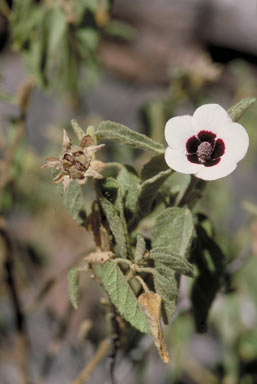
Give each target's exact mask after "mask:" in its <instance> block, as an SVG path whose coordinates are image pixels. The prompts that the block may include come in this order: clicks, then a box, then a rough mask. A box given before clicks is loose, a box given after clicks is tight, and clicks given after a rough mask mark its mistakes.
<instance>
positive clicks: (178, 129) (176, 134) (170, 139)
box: [164, 116, 194, 152]
mask: <svg viewBox="0 0 257 384" xmlns="http://www.w3.org/2000/svg"><path fill="white" fill-rule="evenodd" d="M164 134H165V139H166V141H167V143H168V145H169V146H170V147H171V148H173V149H176V150H177V151H180V152H185V151H186V142H187V140H188V139H189V138H190V137H191V136H193V135H194V132H193V117H192V116H177V117H172V119H170V120H168V121H167V123H166V126H165V131H164Z"/></svg>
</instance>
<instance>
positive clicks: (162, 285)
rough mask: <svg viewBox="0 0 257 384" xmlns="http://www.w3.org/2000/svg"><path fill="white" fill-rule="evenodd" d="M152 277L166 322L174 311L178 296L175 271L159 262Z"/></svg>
mask: <svg viewBox="0 0 257 384" xmlns="http://www.w3.org/2000/svg"><path fill="white" fill-rule="evenodd" d="M153 279H154V288H155V291H156V292H157V293H158V294H159V295H160V296H161V298H162V300H163V304H164V310H165V313H164V321H165V322H166V323H167V322H169V320H170V319H171V317H172V315H173V313H174V311H175V308H176V303H177V298H178V282H177V279H176V277H175V272H174V271H172V269H170V268H169V267H167V266H163V265H162V264H161V263H160V264H158V265H157V266H156V268H155V273H154V275H153Z"/></svg>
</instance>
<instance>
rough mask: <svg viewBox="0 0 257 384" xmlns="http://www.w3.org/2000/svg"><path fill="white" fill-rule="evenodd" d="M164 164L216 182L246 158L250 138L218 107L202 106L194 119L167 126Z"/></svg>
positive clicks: (176, 120) (174, 120)
mask: <svg viewBox="0 0 257 384" xmlns="http://www.w3.org/2000/svg"><path fill="white" fill-rule="evenodd" d="M165 138H166V141H167V143H168V147H167V148H166V151H165V160H166V162H167V164H168V166H169V167H170V168H172V169H174V170H175V171H177V172H181V173H189V174H194V175H195V176H196V177H198V178H199V179H203V180H216V179H219V178H221V177H225V176H227V175H229V174H230V173H231V172H233V171H234V170H235V169H236V167H237V163H238V162H239V161H240V160H242V159H243V158H244V156H245V155H246V152H247V149H248V145H249V137H248V134H247V132H246V130H245V128H244V127H243V126H242V125H241V124H238V123H235V122H233V121H232V119H231V118H230V116H229V114H228V113H227V111H226V110H225V109H223V108H222V107H221V106H220V105H218V104H205V105H202V106H201V107H199V108H197V109H196V111H195V112H194V114H193V116H177V117H173V118H171V119H170V120H168V122H167V123H166V127H165Z"/></svg>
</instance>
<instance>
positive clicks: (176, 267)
mask: <svg viewBox="0 0 257 384" xmlns="http://www.w3.org/2000/svg"><path fill="white" fill-rule="evenodd" d="M150 258H151V259H153V260H155V261H156V262H158V264H160V263H162V264H164V265H167V266H169V267H170V268H171V269H172V270H173V271H175V272H177V273H179V274H181V275H186V276H190V277H193V276H194V268H193V265H192V264H191V263H189V262H188V261H187V260H186V259H185V258H184V257H181V256H180V255H176V254H174V253H173V252H170V251H167V248H166V247H159V248H153V249H151V251H150Z"/></svg>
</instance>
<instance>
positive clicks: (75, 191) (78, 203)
mask: <svg viewBox="0 0 257 384" xmlns="http://www.w3.org/2000/svg"><path fill="white" fill-rule="evenodd" d="M57 190H58V192H59V194H60V195H61V197H62V199H63V204H64V206H65V208H66V209H67V211H68V212H69V214H70V215H71V216H72V217H73V219H74V220H76V222H77V223H78V224H79V225H83V224H84V223H85V219H86V212H85V209H84V205H85V202H84V198H83V194H82V190H81V187H80V186H79V184H78V183H77V182H76V181H72V182H71V183H70V185H69V186H68V188H67V189H66V191H65V193H64V192H63V186H62V184H58V186H57Z"/></svg>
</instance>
